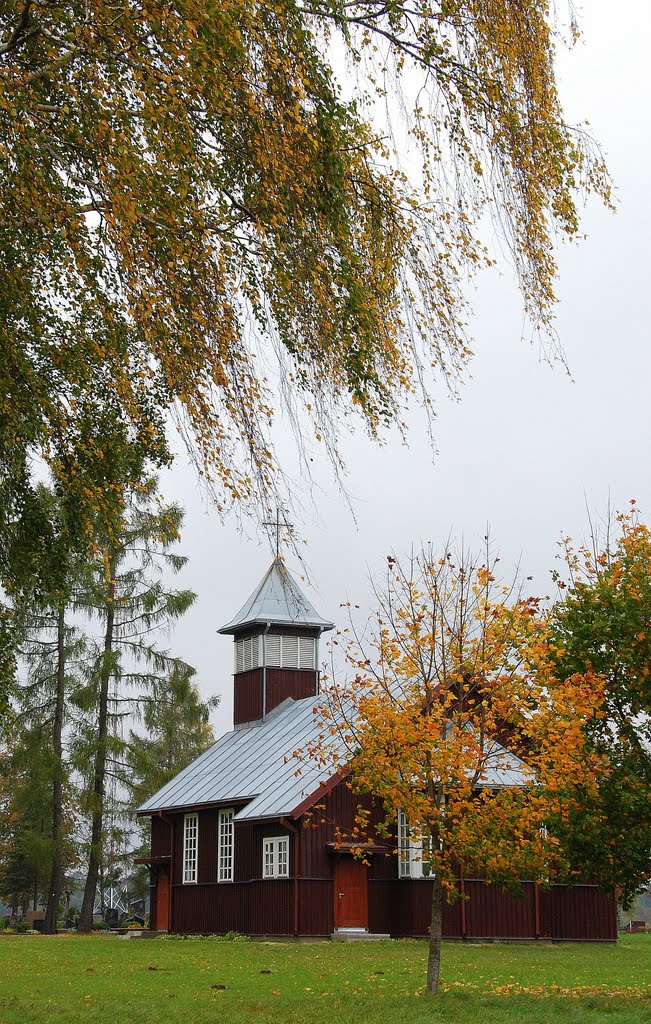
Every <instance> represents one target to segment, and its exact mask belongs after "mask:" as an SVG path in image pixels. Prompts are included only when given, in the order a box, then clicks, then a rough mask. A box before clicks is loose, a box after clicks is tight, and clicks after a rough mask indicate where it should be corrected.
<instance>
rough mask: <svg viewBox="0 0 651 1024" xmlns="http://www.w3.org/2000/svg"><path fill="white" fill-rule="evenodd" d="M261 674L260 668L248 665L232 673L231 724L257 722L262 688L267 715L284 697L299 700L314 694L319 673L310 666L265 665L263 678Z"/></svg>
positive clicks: (260, 713) (259, 714) (260, 715)
mask: <svg viewBox="0 0 651 1024" xmlns="http://www.w3.org/2000/svg"><path fill="white" fill-rule="evenodd" d="M263 674H264V673H263V669H262V668H252V669H249V670H248V672H237V673H236V674H235V675H234V676H233V688H234V704H233V723H234V724H235V725H243V724H244V723H245V722H257V721H258V720H259V719H260V718H262V694H263V690H265V691H266V697H267V700H266V712H267V714H268V713H269V712H270V711H273V709H274V708H277V707H278V705H279V704H282V702H283V701H284V700H287V698H288V697H292V698H293V699H294V700H302V699H303V698H304V697H314V696H316V693H317V690H318V676H319V673H318V672H315V671H314V670H313V669H296V668H271V667H268V668H267V676H266V679H265V680H264V681H263Z"/></svg>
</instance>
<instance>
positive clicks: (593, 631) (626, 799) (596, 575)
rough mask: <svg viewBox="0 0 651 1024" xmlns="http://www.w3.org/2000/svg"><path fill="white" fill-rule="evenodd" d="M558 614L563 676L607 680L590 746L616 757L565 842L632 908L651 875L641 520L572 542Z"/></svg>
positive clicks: (646, 600) (648, 632)
mask: <svg viewBox="0 0 651 1024" xmlns="http://www.w3.org/2000/svg"><path fill="white" fill-rule="evenodd" d="M563 552H564V562H565V567H564V568H565V571H564V572H562V573H561V572H560V571H557V572H556V573H555V576H556V579H557V582H558V583H559V587H560V595H559V599H558V601H557V602H556V605H555V608H554V631H555V639H556V645H557V648H558V652H557V662H558V665H559V669H560V671H562V672H585V671H586V670H588V669H590V670H592V671H594V672H596V673H598V674H599V675H600V676H601V677H602V678H603V681H604V711H605V715H604V717H603V718H600V719H595V720H593V721H590V722H589V723H588V726H589V727H588V730H587V738H588V742H589V743H590V745H591V746H592V747H593V749H594V750H596V751H599V752H601V753H602V755H604V756H606V757H607V758H608V762H609V764H610V771H609V772H608V774H607V775H606V776H605V777H604V778H603V779H602V780H601V782H600V785H599V789H598V791H597V792H596V793H595V792H593V793H592V794H591V798H590V799H588V798H587V797H586V800H585V801H584V802H583V806H582V807H581V808H580V809H577V810H576V811H575V812H574V813H573V815H572V817H571V819H569V820H568V821H567V823H566V826H567V827H566V833H567V836H566V843H567V844H568V845H571V848H572V851H573V856H574V858H575V859H576V860H582V861H583V863H584V864H585V867H586V870H587V871H589V872H591V873H594V874H597V875H598V876H599V878H600V880H601V882H602V884H603V885H605V886H606V887H608V888H609V889H611V890H612V889H615V890H617V892H618V895H619V897H620V899H621V900H622V902H623V903H624V905H625V906H628V905H630V904H631V903H632V901H633V899H634V897H635V895H636V893H637V892H638V891H639V889H640V887H641V886H642V885H643V884H644V883H646V882H647V881H648V879H649V877H650V876H651V530H649V527H648V526H647V525H646V524H645V523H644V522H643V520H642V519H641V517H640V515H639V513H638V512H637V509H636V505H635V502H632V503H631V507H630V509H629V511H628V512H626V513H622V514H619V515H617V516H616V517H614V518H613V517H608V518H607V520H606V529H605V531H602V532H601V535H600V534H599V531H598V530H596V529H593V531H592V538H591V541H590V543H589V544H584V545H580V546H579V547H577V548H575V547H574V546H573V545H572V544H571V542H570V540H569V538H566V539H565V541H564V542H563Z"/></svg>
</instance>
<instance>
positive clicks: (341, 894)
mask: <svg viewBox="0 0 651 1024" xmlns="http://www.w3.org/2000/svg"><path fill="white" fill-rule="evenodd" d="M337 895H338V897H339V899H340V900H342V899H343V898H344V894H343V892H339V893H337Z"/></svg>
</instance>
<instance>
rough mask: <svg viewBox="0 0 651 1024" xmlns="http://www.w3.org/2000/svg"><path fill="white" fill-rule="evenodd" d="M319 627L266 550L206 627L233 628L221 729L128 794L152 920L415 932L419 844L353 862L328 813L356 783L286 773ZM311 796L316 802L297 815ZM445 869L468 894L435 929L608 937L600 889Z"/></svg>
mask: <svg viewBox="0 0 651 1024" xmlns="http://www.w3.org/2000/svg"><path fill="white" fill-rule="evenodd" d="M332 627H333V624H332V623H331V622H329V621H328V620H327V619H324V618H322V617H321V616H320V615H319V614H318V613H317V612H316V610H315V609H314V608H313V607H312V605H311V604H310V602H309V601H308V600H307V598H306V597H305V595H304V594H303V593H302V591H301V590H300V588H299V587H298V585H297V583H296V582H295V580H294V579H292V577H291V575H290V573H289V572H288V570H287V569H286V568H285V566H284V564H283V562H282V561H281V560H280V559H278V558H277V559H276V560H275V561H274V562H273V563H272V565H271V567H270V568H269V570H268V572H267V574H266V575H265V577H264V578H263V580H262V582H261V583H260V585H259V586H258V588H257V589H256V590H255V591H254V593H253V594H252V595H251V597H250V598H249V600H248V601H247V602H246V604H245V605H244V607H243V608H242V609H241V610H240V611H239V612H238V614H237V615H236V616H235V618H234V619H232V621H231V622H229V623H228V624H227V625H226V626H224V627H223V628H222V629H221V630H220V632H221V633H226V634H230V635H232V636H233V639H234V648H235V651H234V653H235V671H234V729H233V730H232V731H231V732H228V733H226V735H224V736H222V737H221V738H220V739H219V740H218V741H217V743H215V745H214V746H212V747H211V748H210V749H209V750H207V751H206V752H205V753H204V754H202V755H201V756H200V757H198V758H197V759H196V760H195V761H193V762H192V764H190V765H188V767H187V768H185V769H184V770H183V771H182V772H180V773H179V775H177V776H176V777H175V778H174V779H172V781H171V782H169V783H167V785H165V786H163V788H162V789H161V790H159V792H158V793H156V794H154V796H152V797H151V798H150V799H149V800H147V801H146V803H144V804H143V805H142V806H141V807H140V808H139V810H138V814H140V815H149V816H151V821H152V826H151V827H152V833H151V835H152V842H151V856H150V857H147V858H142V860H144V861H145V862H146V863H147V864H148V866H149V868H150V871H151V914H150V923H151V927H152V928H157V929H161V930H169V931H173V932H204V933H205V932H215V933H226V932H229V931H237V932H243V933H246V934H250V935H275V936H329V935H332V934H334V933H336V932H342V933H345V932H346V931H351V930H352V931H368V932H371V933H377V934H386V935H392V936H425V935H426V934H427V931H428V925H429V915H430V896H431V885H430V883H429V882H428V880H427V878H426V877H422V876H423V862H422V860H421V859H420V858H417V857H414V858H413V859H412V858H410V857H409V856H407V857H405V856H403V857H401V858H399V857H398V856H397V847H398V846H400V847H401V849H403V851H404V849H405V835H406V833H404V829H403V834H401V835H399V836H397V837H396V839H395V840H394V841H393V842H390V841H388V840H382V841H380V842H377V843H375V844H370V845H369V846H368V849H367V858H366V859H367V860H368V861H369V863H368V864H364V863H362V862H361V861H360V860H358V859H356V858H354V857H353V856H352V854H351V852H350V851H349V850H346V849H345V848H344V849H342V848H340V846H339V845H338V844H337V843H336V841H335V837H336V830H337V827H339V828H340V829H341V830H342V831H343V832H346V831H347V830H350V828H351V827H352V825H353V821H354V817H355V812H356V807H357V804H358V801H359V798H358V797H355V796H354V795H353V794H352V793H351V791H350V789H349V788H348V787H347V786H346V784H345V782H344V781H343V778H342V775H341V774H334V775H332V777H330V778H329V779H327V780H325V784H323V782H324V780H323V770H322V769H319V768H318V767H317V766H314V765H313V766H307V767H305V766H304V767H303V769H302V771H301V773H300V774H297V762H296V760H295V759H293V757H292V754H293V752H294V751H295V750H296V749H297V748H299V747H301V748H304V747H306V746H308V745H309V743H310V740H311V739H316V736H317V734H318V732H319V731H320V730H319V727H318V723H317V719H318V716H317V715H315V713H314V707H315V704H317V702H318V693H319V671H318V665H319V654H318V645H319V638H320V636H321V634H322V633H323V632H325V631H326V630H329V629H331V628H332ZM504 755H505V757H504V767H503V768H500V767H499V758H498V766H497V767H496V769H495V771H496V772H498V773H500V772H501V773H502V775H503V776H505V775H506V774H507V773H508V772H509V771H510V772H511V773H512V774H513V772H515V775H516V776H517V768H513V767H512V765H513V761H514V758H513V756H512V755H508V762H509V764H510V765H511V767H509V765H507V761H506V758H507V755H506V751H505V752H504ZM515 760H516V761H517V759H515ZM499 782H500V784H505V778H504V777H502V778H500V780H499ZM496 784H497V780H496ZM506 784H508V781H507V783H506ZM511 784H517V777H513V778H512V779H511ZM317 803H318V804H319V805H320V806H321V805H323V809H322V810H320V811H319V812H318V813H317V814H314V815H312V816H311V817H310V822H309V823H310V825H311V827H308V828H305V827H303V826H304V822H305V816H306V815H309V814H310V812H311V811H312V810H313V808H314V807H315V804H317ZM400 824H401V822H400V818H399V831H400ZM403 826H404V823H403ZM407 849H408V838H407ZM459 885H460V888H461V889H462V891H463V892H464V893H465V894H466V895H467V896H468V897H469V898H468V899H467V900H458V901H457V902H456V904H455V905H454V906H452V907H449V906H446V908H445V915H444V935H445V936H447V937H450V938H452V937H456V938H466V937H468V938H470V937H494V938H518V939H522V938H540V937H549V938H554V939H590V940H614V939H615V938H616V934H617V921H616V908H615V902H614V899H611V898H609V897H606V896H604V895H603V894H602V893H601V892H600V891H599V889H598V887H597V886H596V885H592V884H591V885H578V886H573V887H568V886H559V885H555V886H553V887H552V888H550V889H547V890H545V891H542V890H539V888H538V886H536V885H535V884H534V883H533V882H530V881H526V880H524V881H523V882H522V890H523V893H524V895H523V896H522V898H514V897H511V896H509V895H507V894H505V893H503V892H502V891H501V890H500V889H498V888H496V887H495V886H488V885H486V884H485V883H484V882H483V881H481V880H480V879H474V878H464V879H460V880H459Z"/></svg>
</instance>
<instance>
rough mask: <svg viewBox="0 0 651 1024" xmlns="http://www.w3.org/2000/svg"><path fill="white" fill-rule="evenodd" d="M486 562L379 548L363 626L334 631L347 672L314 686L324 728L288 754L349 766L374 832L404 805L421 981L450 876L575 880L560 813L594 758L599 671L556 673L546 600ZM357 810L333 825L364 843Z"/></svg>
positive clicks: (599, 764)
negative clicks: (382, 560)
mask: <svg viewBox="0 0 651 1024" xmlns="http://www.w3.org/2000/svg"><path fill="white" fill-rule="evenodd" d="M497 561H498V559H497V558H491V557H490V554H488V553H487V556H486V558H485V560H484V561H483V562H482V561H474V560H473V559H472V558H471V556H470V555H468V554H462V555H461V556H460V558H459V559H455V558H454V557H453V554H452V552H451V551H450V550H446V551H445V552H444V554H443V555H442V557H440V558H436V557H434V556H433V555H432V553H431V551H429V552H423V553H422V554H421V555H420V556H418V557H414V558H412V559H411V561H410V562H409V563H408V564H406V565H405V566H402V565H401V564H400V563H399V562H398V561H397V560H396V559H395V558H393V557H390V558H389V560H388V562H389V565H388V572H387V579H386V586H385V587H383V588H382V589H381V590H380V589H379V588H376V590H375V596H376V598H377V601H378V610H377V613H376V615H375V616H374V617H373V619H372V621H371V624H370V625H369V626H367V627H365V628H364V630H363V631H359V630H358V629H356V628H355V627H354V626H351V629H352V633H351V632H350V631H348V630H347V631H346V632H344V633H342V634H340V636H339V638H338V640H337V643H339V644H340V643H343V645H344V648H345V653H346V660H347V663H348V666H349V668H350V669H351V678H349V679H347V680H345V681H344V682H342V683H338V682H337V681H336V678H335V679H334V680H330V681H329V682H328V683H326V686H325V692H324V700H325V702H326V703H325V708H324V709H323V710H321V718H320V721H321V723H322V732H321V734H320V738H319V739H318V741H317V742H316V743H315V744H313V745H312V746H311V748H310V750H309V751H301V752H297V756H299V757H304V756H309V757H312V758H314V757H316V758H318V759H319V760H320V761H321V763H322V764H323V765H324V766H325V765H327V766H328V767H329V769H330V770H332V768H333V767H339V768H341V769H345V770H346V771H349V772H350V778H351V784H352V786H353V788H354V790H355V791H356V792H357V793H359V794H372V795H373V797H374V798H375V800H377V801H379V802H380V804H381V805H382V807H383V814H384V821H383V823H381V824H380V826H379V827H380V830H381V832H382V834H385V835H390V834H391V833H392V831H393V832H394V833H395V827H396V822H397V820H398V817H399V815H400V816H401V817H402V823H403V826H406V828H407V829H408V834H409V841H408V842H407V843H406V844H405V842H404V832H403V836H402V839H399V844H398V846H399V855H400V856H402V857H404V856H413V853H411V854H410V853H409V850H412V851H413V849H414V848H415V849H416V850H417V851H418V853H417V858H418V859H420V860H421V861H422V862H423V867H426V869H427V872H428V873H429V877H430V880H431V884H432V908H431V934H430V946H429V960H428V969H427V991H428V992H430V993H433V992H436V990H437V987H438V979H439V967H440V955H441V934H442V915H443V901H444V899H446V898H447V899H448V900H449V901H453V900H455V899H457V898H460V892H459V881H458V880H459V875H460V873H461V875H462V876H464V875H465V876H466V877H480V878H484V879H485V880H486V881H487V882H488V883H494V884H497V885H501V886H504V887H510V888H512V889H513V888H515V889H516V890H517V886H518V881H519V880H520V879H522V878H527V879H532V880H534V881H535V882H537V883H540V884H548V883H549V882H550V881H551V880H552V879H553V878H555V877H562V878H565V879H567V878H571V877H573V875H572V872H573V867H572V865H571V863H570V862H569V860H568V857H567V853H566V851H565V850H564V848H563V845H562V842H561V839H560V838H559V833H560V831H561V829H560V824H561V823H563V822H565V821H567V820H568V817H569V815H570V814H571V812H572V809H573V808H574V807H575V806H577V805H578V803H579V802H580V801H582V800H583V799H584V798H585V795H586V794H590V793H594V792H596V784H597V783H596V777H597V775H598V773H599V772H601V771H603V770H604V759H603V757H602V756H601V755H600V754H599V752H597V751H595V750H594V749H591V748H589V747H588V745H587V744H586V740H585V734H584V726H585V725H586V723H587V722H591V721H593V720H594V719H599V716H600V715H602V711H601V709H600V707H601V694H602V686H601V681H600V679H599V677H597V676H595V675H594V674H593V673H592V672H591V671H590V670H589V669H586V670H585V671H583V672H581V673H574V674H571V675H568V676H560V675H559V674H558V672H557V670H556V664H555V661H554V647H553V643H552V633H551V619H550V614H549V612H545V611H543V610H542V608H541V606H540V604H539V602H538V601H537V600H536V599H531V598H524V597H522V596H521V595H520V594H518V593H516V592H515V591H514V586H513V584H509V585H503V584H500V583H499V582H498V581H497V579H496V571H497V569H496V565H497ZM369 820H370V818H369V810H368V807H367V806H365V804H364V802H363V801H362V802H361V803H360V808H359V810H358V816H357V821H356V823H355V826H354V828H353V832H352V835H351V836H343V835H341V836H340V841H342V842H343V841H347V842H349V843H350V842H353V844H355V843H358V844H359V851H358V852H359V854H360V855H363V852H364V845H365V841H366V836H367V834H368V828H369ZM461 898H463V896H461Z"/></svg>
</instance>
